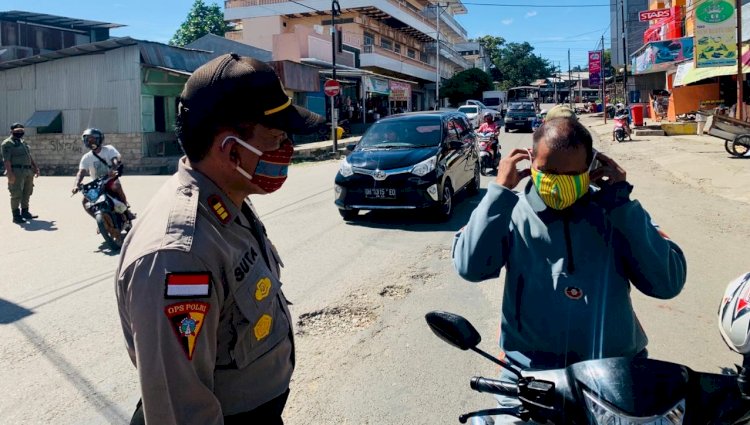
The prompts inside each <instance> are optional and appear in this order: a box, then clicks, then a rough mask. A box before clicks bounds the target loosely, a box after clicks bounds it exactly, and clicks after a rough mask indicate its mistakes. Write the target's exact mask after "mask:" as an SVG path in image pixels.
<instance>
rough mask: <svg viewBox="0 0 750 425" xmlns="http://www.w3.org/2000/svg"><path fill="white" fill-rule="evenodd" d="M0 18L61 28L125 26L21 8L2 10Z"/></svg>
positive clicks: (85, 28)
mask: <svg viewBox="0 0 750 425" xmlns="http://www.w3.org/2000/svg"><path fill="white" fill-rule="evenodd" d="M0 19H2V20H4V21H26V22H29V23H33V24H43V25H51V26H55V27H60V28H71V29H77V30H89V29H94V28H120V27H124V26H125V25H120V24H113V23H111V22H99V21H88V20H86V19H75V18H66V17H64V16H55V15H47V14H44V13H33V12H24V11H21V10H10V11H7V12H0Z"/></svg>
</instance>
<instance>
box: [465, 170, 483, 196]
mask: <svg viewBox="0 0 750 425" xmlns="http://www.w3.org/2000/svg"><path fill="white" fill-rule="evenodd" d="M480 170H481V172H482V174H484V167H482V165H481V164H480V163H479V162H477V163H476V165H474V178H473V179H472V180H471V182H469V186H467V187H466V192H467V193H468V194H469V195H476V194H477V193H479V185H480V184H481V180H480V179H481V177H479V174H480ZM485 175H486V174H485Z"/></svg>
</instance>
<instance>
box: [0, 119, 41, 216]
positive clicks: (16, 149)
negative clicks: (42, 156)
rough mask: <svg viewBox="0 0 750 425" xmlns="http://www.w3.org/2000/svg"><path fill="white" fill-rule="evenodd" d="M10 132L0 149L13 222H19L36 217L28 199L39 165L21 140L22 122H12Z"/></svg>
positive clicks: (32, 189)
mask: <svg viewBox="0 0 750 425" xmlns="http://www.w3.org/2000/svg"><path fill="white" fill-rule="evenodd" d="M10 132H11V134H10V137H8V138H7V139H5V140H3V143H2V145H0V149H2V158H3V162H4V164H5V172H6V173H7V175H8V190H9V191H10V208H11V210H12V212H13V222H14V223H16V224H21V223H25V222H26V221H27V220H31V219H33V218H37V216H36V215H34V214H31V213H30V212H29V199H30V198H31V193H32V192H33V191H34V177H39V167H37V165H36V162H34V158H32V157H31V151H30V150H29V145H28V144H26V142H25V141H24V140H23V135H24V127H23V124H20V123H13V125H11V126H10ZM19 207H20V209H19Z"/></svg>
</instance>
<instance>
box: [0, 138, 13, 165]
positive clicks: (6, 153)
mask: <svg viewBox="0 0 750 425" xmlns="http://www.w3.org/2000/svg"><path fill="white" fill-rule="evenodd" d="M12 147H13V145H12V144H11V143H8V142H3V143H2V148H0V151H2V156H3V161H10V150H11V148H12Z"/></svg>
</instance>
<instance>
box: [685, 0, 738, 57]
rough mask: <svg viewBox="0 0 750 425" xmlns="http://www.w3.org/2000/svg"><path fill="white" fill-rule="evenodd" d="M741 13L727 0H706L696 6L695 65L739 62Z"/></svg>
mask: <svg viewBox="0 0 750 425" xmlns="http://www.w3.org/2000/svg"><path fill="white" fill-rule="evenodd" d="M736 25H737V12H736V10H735V7H734V4H733V3H730V2H728V1H726V0H706V1H704V2H702V3H700V4H699V5H698V6H697V7H696V8H695V46H696V49H695V66H696V68H705V67H711V66H727V65H736V64H737V29H736Z"/></svg>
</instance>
